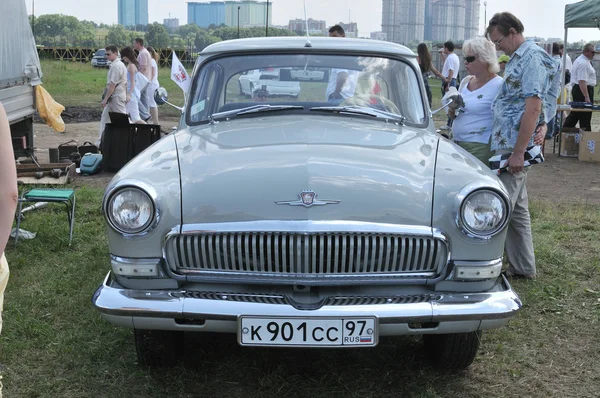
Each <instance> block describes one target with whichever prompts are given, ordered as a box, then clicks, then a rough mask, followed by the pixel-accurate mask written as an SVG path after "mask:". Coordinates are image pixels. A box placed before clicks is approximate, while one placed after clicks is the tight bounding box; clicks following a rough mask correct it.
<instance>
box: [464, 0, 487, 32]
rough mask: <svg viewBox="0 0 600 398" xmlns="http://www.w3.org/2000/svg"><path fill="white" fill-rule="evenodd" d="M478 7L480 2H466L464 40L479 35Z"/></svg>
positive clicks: (478, 0) (469, 0)
mask: <svg viewBox="0 0 600 398" xmlns="http://www.w3.org/2000/svg"><path fill="white" fill-rule="evenodd" d="M480 7H481V1H480V0H467V3H466V7H465V40H468V39H472V38H474V37H476V36H478V35H479V9H480ZM486 23H487V22H486Z"/></svg>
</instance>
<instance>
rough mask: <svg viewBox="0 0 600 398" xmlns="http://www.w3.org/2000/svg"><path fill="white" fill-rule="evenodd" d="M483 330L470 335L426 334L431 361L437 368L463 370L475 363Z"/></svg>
mask: <svg viewBox="0 0 600 398" xmlns="http://www.w3.org/2000/svg"><path fill="white" fill-rule="evenodd" d="M480 341H481V330H477V331H475V332H470V333H453V334H425V335H423V343H424V344H425V349H426V350H427V353H428V356H429V359H430V360H431V361H432V364H433V365H434V366H435V367H437V368H443V369H452V370H462V369H466V368H468V367H469V365H471V364H472V363H473V360H474V359H475V356H476V355H477V350H478V349H479V342H480Z"/></svg>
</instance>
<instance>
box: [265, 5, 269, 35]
mask: <svg viewBox="0 0 600 398" xmlns="http://www.w3.org/2000/svg"><path fill="white" fill-rule="evenodd" d="M265 26H266V28H265V36H269V0H267V22H266V25H265Z"/></svg>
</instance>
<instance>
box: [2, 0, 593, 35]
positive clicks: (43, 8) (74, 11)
mask: <svg viewBox="0 0 600 398" xmlns="http://www.w3.org/2000/svg"><path fill="white" fill-rule="evenodd" d="M0 1H1V0H0ZM201 1H205V0H201ZM305 1H306V11H307V16H308V17H309V18H313V19H321V20H325V21H326V22H327V25H334V24H336V23H338V22H348V19H351V21H352V22H357V23H358V30H359V36H368V35H369V33H370V32H376V31H380V30H381V8H382V1H381V0H305ZM25 2H26V4H27V9H28V11H29V13H30V14H31V10H32V4H34V3H35V14H36V15H42V14H65V15H73V16H75V17H77V18H78V19H86V20H90V21H94V22H97V23H100V22H102V23H106V24H109V25H111V24H114V23H117V0H104V1H98V0H25ZM576 2H577V0H487V7H484V6H483V0H482V1H481V4H482V5H481V16H480V25H481V26H480V31H481V33H483V29H484V13H485V14H486V15H487V19H488V20H489V19H490V18H491V17H492V15H494V13H496V12H502V11H510V12H512V13H513V14H515V15H516V16H517V17H518V18H519V19H520V20H521V21H522V22H523V25H524V26H525V35H526V36H538V37H543V38H551V37H554V38H563V37H564V28H563V21H564V12H565V4H570V3H576ZM272 3H273V24H274V25H286V26H287V23H288V21H289V20H290V19H295V18H303V17H304V8H303V1H301V0H275V1H273V2H272ZM148 11H149V14H150V15H149V20H150V21H151V22H153V21H158V22H160V23H162V22H163V19H164V18H168V17H169V14H170V16H171V18H179V23H180V24H182V25H183V24H185V23H186V22H187V0H148ZM580 40H583V41H591V40H600V30H599V29H596V28H589V29H569V36H568V41H569V42H575V41H580Z"/></svg>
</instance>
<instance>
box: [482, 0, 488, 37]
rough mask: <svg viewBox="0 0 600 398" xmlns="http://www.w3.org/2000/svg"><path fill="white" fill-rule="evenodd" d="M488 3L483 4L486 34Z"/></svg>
mask: <svg viewBox="0 0 600 398" xmlns="http://www.w3.org/2000/svg"><path fill="white" fill-rule="evenodd" d="M487 23H488V20H487V1H484V2H483V31H484V33H485V28H486V27H487Z"/></svg>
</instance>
